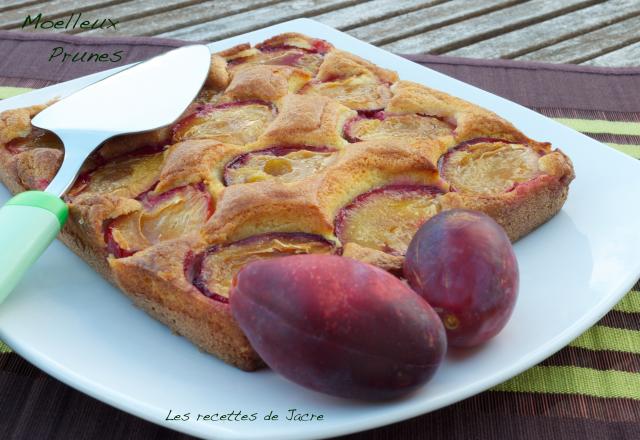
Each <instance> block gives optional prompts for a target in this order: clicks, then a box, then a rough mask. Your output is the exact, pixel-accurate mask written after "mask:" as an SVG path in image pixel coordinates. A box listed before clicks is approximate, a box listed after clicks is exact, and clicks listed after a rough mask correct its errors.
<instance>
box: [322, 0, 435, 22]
mask: <svg viewBox="0 0 640 440" xmlns="http://www.w3.org/2000/svg"><path fill="white" fill-rule="evenodd" d="M444 1H445V0H426V1H424V0H423V1H419V0H373V1H370V2H366V3H360V4H359V5H355V6H350V7H348V8H344V9H338V10H335V11H331V12H326V13H324V14H320V15H316V16H315V17H312V18H313V19H314V20H317V21H319V22H321V23H324V24H326V25H329V26H332V27H334V28H336V29H350V28H353V27H356V26H363V25H366V24H368V23H371V22H374V21H380V20H388V19H389V18H392V17H396V16H399V15H401V14H406V13H407V12H413V11H416V10H418V9H423V8H426V7H428V6H432V5H435V4H438V3H442V2H444Z"/></svg>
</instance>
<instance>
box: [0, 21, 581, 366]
mask: <svg viewBox="0 0 640 440" xmlns="http://www.w3.org/2000/svg"><path fill="white" fill-rule="evenodd" d="M46 105H47V104H43V105H39V106H33V107H29V108H22V109H16V110H8V111H5V112H4V113H2V114H1V115H0V177H1V178H2V181H3V182H4V184H5V185H6V186H7V187H8V188H9V189H10V190H11V191H12V192H14V193H17V192H20V191H24V190H27V189H44V188H45V187H46V186H47V184H48V182H50V181H51V179H52V178H53V176H54V175H55V173H56V171H57V169H58V167H59V165H60V163H61V160H62V157H63V155H64V149H63V146H62V144H61V142H60V141H59V140H58V139H57V137H56V136H55V135H53V134H52V133H49V132H46V131H43V130H40V129H38V128H35V127H33V126H31V123H30V120H31V118H32V117H33V116H34V115H36V114H37V113H38V112H39V111H40V110H42V109H43V108H45V107H46ZM573 177H574V172H573V167H572V165H571V161H570V160H569V158H568V157H567V156H566V155H565V154H563V153H562V152H561V151H560V150H557V149H555V150H554V149H552V147H551V145H550V144H549V143H546V142H538V141H535V140H532V139H529V138H528V137H527V136H525V135H524V134H522V133H521V132H520V131H518V130H517V129H516V128H515V127H514V126H513V125H511V124H510V123H509V122H507V121H505V120H504V119H502V118H500V117H499V116H497V115H496V114H494V113H492V112H490V111H487V110H485V109H483V108H480V107H478V106H476V105H473V104H471V103H468V102H466V101H463V100H461V99H458V98H455V97H453V96H450V95H447V94H445V93H442V92H439V91H437V90H433V89H431V88H429V87H425V86H423V85H421V84H417V83H413V82H409V81H403V80H400V79H399V78H398V75H397V74H396V73H395V72H393V71H391V70H387V69H383V68H380V67H378V66H376V65H374V64H372V63H370V62H368V61H366V60H364V59H362V58H359V57H357V56H355V55H352V54H350V53H348V52H344V51H342V50H340V49H338V48H335V47H334V46H332V45H331V44H329V43H328V42H326V41H323V40H320V39H315V38H310V37H307V36H304V35H300V34H293V33H288V34H282V35H278V36H275V37H273V38H271V39H269V40H267V41H264V42H262V43H260V44H257V45H255V46H253V47H252V46H250V45H248V44H243V45H239V46H236V47H232V48H230V49H228V50H225V51H223V52H219V53H216V54H213V55H212V57H211V68H210V71H209V75H208V78H207V81H206V83H205V86H204V87H203V89H202V92H201V93H200V94H199V96H198V98H197V99H196V100H195V101H194V102H193V103H192V104H191V106H190V107H189V108H188V109H187V110H186V111H185V113H184V114H183V116H182V117H181V118H180V119H179V120H178V121H177V122H176V123H175V124H173V125H172V126H170V127H166V128H164V129H160V130H156V131H153V132H148V133H142V134H136V135H127V136H120V137H117V138H113V139H111V140H109V141H107V142H105V143H104V144H103V145H102V146H101V147H100V148H99V150H97V151H96V153H94V154H93V155H92V156H91V157H90V158H89V160H88V161H87V162H86V163H85V164H84V167H83V169H82V171H81V174H80V175H79V177H78V179H77V181H76V182H75V184H74V185H73V187H72V188H71V189H70V190H69V191H68V192H67V194H66V195H65V196H64V198H65V201H66V202H67V203H68V206H69V210H70V218H69V222H68V223H67V224H66V226H65V227H64V229H63V231H62V233H61V235H60V239H61V240H62V241H63V242H64V243H65V244H66V245H67V246H68V247H70V248H71V249H72V250H73V251H74V252H76V253H77V254H78V255H80V256H81V257H82V258H83V259H85V260H86V261H87V262H88V263H89V264H90V265H91V266H92V267H93V268H94V269H95V270H97V271H98V272H99V273H100V274H102V275H103V276H104V277H105V278H106V279H107V280H109V281H110V282H112V283H113V284H115V285H117V286H118V287H119V288H120V289H122V291H123V292H125V293H126V294H127V295H128V296H129V297H130V298H131V300H132V301H133V302H134V303H135V304H136V305H138V306H139V307H141V308H142V309H144V310H145V311H146V312H148V313H149V314H150V315H152V316H153V317H155V318H157V319H158V320H160V321H162V322H163V323H165V324H166V325H168V326H169V327H170V328H171V329H173V330H174V331H175V332H177V333H178V334H180V335H183V336H184V337H186V338H188V339H189V340H191V341H192V342H193V343H194V344H196V345H197V346H198V347H200V348H201V349H203V350H205V351H207V352H209V353H211V354H214V355H216V356H218V357H219V358H220V359H222V360H224V361H226V362H228V363H230V364H232V365H235V366H236V367H238V368H241V369H244V370H254V369H256V368H259V367H260V366H262V365H263V363H262V361H261V359H260V357H259V356H258V355H257V354H256V352H255V351H254V350H253V349H252V347H251V345H250V344H249V342H248V340H247V338H246V337H245V335H244V334H243V332H242V331H241V330H240V328H239V326H238V325H237V323H236V322H235V321H234V319H233V317H232V315H231V312H230V306H229V290H230V286H231V283H232V279H233V277H234V274H235V273H236V272H237V271H238V270H239V269H240V268H241V267H242V266H243V265H245V264H247V263H248V262H252V261H254V260H259V259H269V258H277V257H280V256H286V255H292V254H309V253H315V254H337V255H342V256H344V257H350V258H353V259H356V260H360V261H363V262H366V263H369V264H372V265H375V266H378V267H380V268H383V269H385V270H387V271H390V272H391V273H393V274H396V275H398V276H399V274H400V270H399V269H400V268H401V267H402V264H403V260H404V254H405V252H406V250H407V246H408V244H409V242H410V241H411V239H412V237H413V235H414V234H415V232H416V231H417V229H418V228H419V227H420V225H422V223H424V222H425V221H426V220H427V219H429V218H430V217H432V216H434V215H435V214H437V213H438V212H440V211H443V210H448V209H452V208H467V209H473V210H478V211H482V212H484V213H485V214H488V215H489V216H490V217H492V218H493V219H494V220H495V221H496V222H497V223H498V224H500V225H501V226H502V227H503V228H504V230H505V231H506V233H507V235H508V237H509V239H511V240H512V241H515V240H517V239H519V238H520V237H522V236H523V235H525V234H527V233H529V232H530V231H531V230H533V229H534V228H536V227H537V226H539V225H541V224H542V223H544V222H545V221H547V220H548V219H549V218H551V217H552V216H553V215H555V214H556V213H557V212H558V211H559V210H560V208H561V207H562V205H563V203H564V201H565V200H566V197H567V192H568V186H569V183H570V182H571V180H572V179H573Z"/></svg>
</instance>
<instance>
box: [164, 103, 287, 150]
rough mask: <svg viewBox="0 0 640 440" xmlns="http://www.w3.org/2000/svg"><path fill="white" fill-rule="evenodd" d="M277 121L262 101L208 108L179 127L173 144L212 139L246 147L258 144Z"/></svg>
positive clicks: (196, 113)
mask: <svg viewBox="0 0 640 440" xmlns="http://www.w3.org/2000/svg"><path fill="white" fill-rule="evenodd" d="M274 118H275V110H274V108H273V107H272V106H271V104H269V103H266V102H262V101H242V102H230V103H224V104H219V105H208V104H205V105H201V106H199V107H198V108H197V110H196V111H195V112H194V113H192V114H190V115H189V116H187V117H185V118H184V119H182V121H180V122H178V123H177V124H176V126H175V127H174V131H173V141H174V142H179V141H182V140H185V139H206V138H210V139H215V140H218V141H220V142H225V143H229V144H238V145H244V144H247V143H249V142H253V141H255V140H256V139H257V138H258V136H260V135H261V134H262V132H263V131H264V129H265V128H266V127H267V125H268V124H269V123H270V122H271V121H272V120H273V119H274Z"/></svg>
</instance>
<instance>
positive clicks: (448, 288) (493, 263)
mask: <svg viewBox="0 0 640 440" xmlns="http://www.w3.org/2000/svg"><path fill="white" fill-rule="evenodd" d="M403 272H404V276H405V277H406V279H407V281H408V282H409V284H410V285H411V287H412V288H413V289H414V290H415V291H416V292H418V293H419V294H420V295H421V296H422V297H423V298H424V299H425V300H426V301H427V302H428V303H429V304H430V305H431V306H432V307H433V308H434V310H435V311H436V312H437V313H438V315H440V318H441V319H442V322H443V324H444V326H445V328H446V331H447V341H448V343H449V345H450V346H452V347H473V346H477V345H480V344H482V343H484V342H486V341H488V340H489V339H491V338H492V337H494V336H495V335H496V334H498V333H499V332H500V331H501V330H502V329H503V328H504V326H505V325H506V324H507V321H508V320H509V318H510V316H511V312H512V311H513V308H514V305H515V302H516V298H517V295H518V284H519V274H518V262H517V260H516V256H515V253H514V252H513V247H512V246H511V242H510V241H509V238H508V237H507V235H506V233H505V232H504V230H503V229H502V227H501V226H500V225H498V224H497V223H496V222H495V221H494V220H493V219H492V218H491V217H489V216H488V215H486V214H484V213H481V212H479V211H470V210H465V209H452V210H448V211H443V212H441V213H439V214H437V215H436V216H434V217H432V218H431V219H429V220H428V221H427V222H426V223H425V224H424V225H422V227H421V228H420V229H419V230H418V232H417V233H416V235H415V236H414V237H413V239H412V241H411V243H410V244H409V249H408V250H407V254H406V258H405V261H404V267H403Z"/></svg>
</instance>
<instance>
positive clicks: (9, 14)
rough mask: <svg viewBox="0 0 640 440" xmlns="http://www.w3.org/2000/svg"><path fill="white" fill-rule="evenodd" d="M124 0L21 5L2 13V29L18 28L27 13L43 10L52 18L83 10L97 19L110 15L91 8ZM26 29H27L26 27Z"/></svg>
mask: <svg viewBox="0 0 640 440" xmlns="http://www.w3.org/2000/svg"><path fill="white" fill-rule="evenodd" d="M121 1H122V0H53V1H51V2H48V3H46V4H45V5H42V6H43V7H41V8H40V7H38V8H35V7H33V6H21V7H20V8H17V9H11V10H10V11H6V12H3V13H2V14H0V29H7V28H14V29H15V28H16V27H18V28H19V27H20V26H22V23H24V19H25V18H27V15H29V14H30V15H31V17H32V18H33V16H34V15H38V13H40V12H42V16H43V18H46V19H51V18H58V17H62V16H66V15H71V13H73V12H82V13H83V15H85V16H86V17H87V19H88V20H90V19H93V20H97V19H98V18H99V19H103V18H108V17H94V16H93V15H91V12H90V11H91V10H92V9H95V8H96V7H99V6H106V5H113V4H116V3H121ZM25 30H26V29H25Z"/></svg>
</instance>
